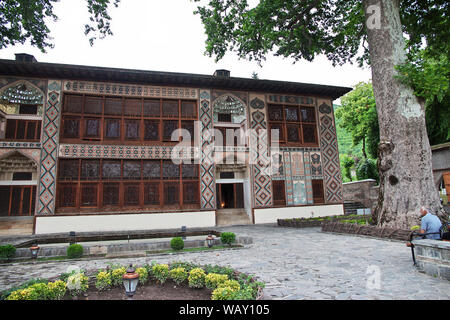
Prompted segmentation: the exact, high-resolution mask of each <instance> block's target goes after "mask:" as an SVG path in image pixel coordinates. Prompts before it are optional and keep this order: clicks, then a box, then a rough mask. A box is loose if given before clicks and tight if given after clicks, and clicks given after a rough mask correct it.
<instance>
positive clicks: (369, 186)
mask: <svg viewBox="0 0 450 320" xmlns="http://www.w3.org/2000/svg"><path fill="white" fill-rule="evenodd" d="M376 184H377V182H376V181H375V180H373V179H367V180H361V181H355V182H347V183H344V184H343V185H342V186H343V192H344V201H345V202H360V203H362V204H363V205H364V206H365V207H366V208H370V209H373V208H374V206H375V204H376V202H377V200H378V189H379V187H378V186H376Z"/></svg>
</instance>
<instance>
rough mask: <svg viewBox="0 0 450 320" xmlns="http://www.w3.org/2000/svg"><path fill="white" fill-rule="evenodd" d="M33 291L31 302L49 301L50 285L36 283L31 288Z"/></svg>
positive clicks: (30, 297)
mask: <svg viewBox="0 0 450 320" xmlns="http://www.w3.org/2000/svg"><path fill="white" fill-rule="evenodd" d="M29 289H32V290H31V292H30V296H29V300H49V299H50V291H49V290H48V285H47V284H45V283H35V284H33V285H32V286H30V287H29Z"/></svg>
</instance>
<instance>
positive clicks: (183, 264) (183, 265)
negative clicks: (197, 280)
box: [170, 261, 197, 273]
mask: <svg viewBox="0 0 450 320" xmlns="http://www.w3.org/2000/svg"><path fill="white" fill-rule="evenodd" d="M176 268H183V269H184V270H186V272H188V273H189V272H190V271H191V270H192V269H194V268H197V265H196V264H194V263H191V262H184V261H174V262H172V263H171V264H170V269H176Z"/></svg>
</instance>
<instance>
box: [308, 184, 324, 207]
mask: <svg viewBox="0 0 450 320" xmlns="http://www.w3.org/2000/svg"><path fill="white" fill-rule="evenodd" d="M311 182H312V189H313V199H314V203H325V198H324V192H323V180H319V179H317V180H316V179H315V180H312V181H311Z"/></svg>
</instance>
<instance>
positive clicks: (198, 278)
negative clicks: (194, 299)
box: [188, 268, 206, 288]
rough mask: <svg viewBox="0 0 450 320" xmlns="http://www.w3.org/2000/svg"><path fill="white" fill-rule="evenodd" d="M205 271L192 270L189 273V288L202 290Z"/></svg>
mask: <svg viewBox="0 0 450 320" xmlns="http://www.w3.org/2000/svg"><path fill="white" fill-rule="evenodd" d="M205 276H206V274H205V271H204V270H203V269H202V268H194V269H192V270H191V272H189V277H188V281H189V287H191V288H203V286H204V285H205Z"/></svg>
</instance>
